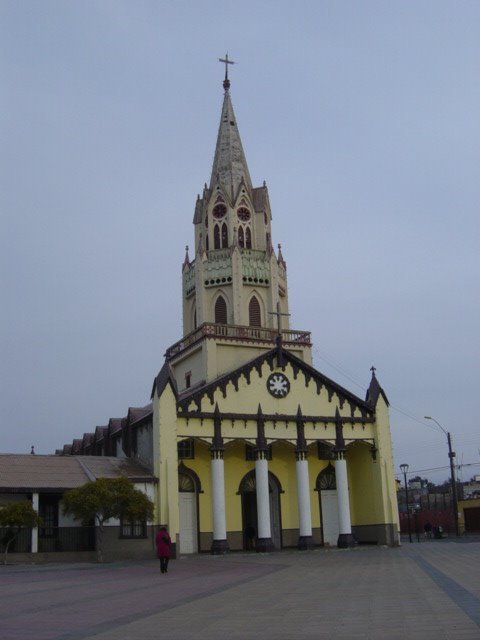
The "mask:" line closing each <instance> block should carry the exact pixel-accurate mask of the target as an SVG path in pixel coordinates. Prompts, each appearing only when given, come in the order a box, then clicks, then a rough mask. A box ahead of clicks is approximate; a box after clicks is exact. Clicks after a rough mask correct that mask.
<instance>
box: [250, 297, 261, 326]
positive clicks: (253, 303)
mask: <svg viewBox="0 0 480 640" xmlns="http://www.w3.org/2000/svg"><path fill="white" fill-rule="evenodd" d="M248 318H249V322H248V324H249V325H250V326H251V327H261V326H262V314H261V313H260V303H259V302H258V300H257V298H256V297H255V296H253V297H252V299H251V300H250V304H249V305H248Z"/></svg>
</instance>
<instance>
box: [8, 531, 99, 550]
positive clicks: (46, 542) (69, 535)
mask: <svg viewBox="0 0 480 640" xmlns="http://www.w3.org/2000/svg"><path fill="white" fill-rule="evenodd" d="M11 535H12V530H11V529H8V527H7V528H5V527H4V528H0V545H1V549H2V551H4V550H5V545H6V544H7V542H8V539H9V536H11ZM31 549H32V530H31V529H21V530H20V533H19V534H18V536H17V537H16V538H15V540H14V541H13V542H12V544H11V545H10V547H9V553H29V552H30V551H31ZM94 550H95V528H94V527H49V528H48V529H44V528H40V529H39V530H38V551H39V552H43V553H46V552H52V551H94Z"/></svg>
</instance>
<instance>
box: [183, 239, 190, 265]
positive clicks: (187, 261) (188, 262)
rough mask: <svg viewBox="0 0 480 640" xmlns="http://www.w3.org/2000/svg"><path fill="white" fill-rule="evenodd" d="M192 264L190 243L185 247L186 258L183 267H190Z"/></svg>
mask: <svg viewBox="0 0 480 640" xmlns="http://www.w3.org/2000/svg"><path fill="white" fill-rule="evenodd" d="M189 266H190V258H189V257H188V244H187V246H186V247H185V260H184V261H183V269H184V270H185V269H188V267H189Z"/></svg>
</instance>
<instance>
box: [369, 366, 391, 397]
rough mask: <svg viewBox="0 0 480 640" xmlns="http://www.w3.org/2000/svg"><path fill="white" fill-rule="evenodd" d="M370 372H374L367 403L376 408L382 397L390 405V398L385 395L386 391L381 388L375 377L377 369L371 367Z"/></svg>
mask: <svg viewBox="0 0 480 640" xmlns="http://www.w3.org/2000/svg"><path fill="white" fill-rule="evenodd" d="M370 371H371V372H372V379H371V380H370V385H369V387H368V390H367V397H366V401H367V402H369V403H370V404H371V405H373V406H375V405H376V404H377V400H378V398H379V396H380V395H381V396H383V399H384V400H385V402H386V403H387V405H388V404H389V402H388V398H387V396H386V395H385V392H384V390H383V389H382V387H381V386H380V383H379V382H378V380H377V376H376V375H375V371H376V368H375V367H373V366H372V367H370Z"/></svg>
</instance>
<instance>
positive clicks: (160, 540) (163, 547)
mask: <svg viewBox="0 0 480 640" xmlns="http://www.w3.org/2000/svg"><path fill="white" fill-rule="evenodd" d="M155 544H156V547H157V556H158V557H159V558H160V571H161V572H162V573H168V561H169V559H170V548H171V546H172V541H171V540H170V536H169V535H168V531H167V528H166V527H160V531H159V532H158V533H157V535H156V536H155Z"/></svg>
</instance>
